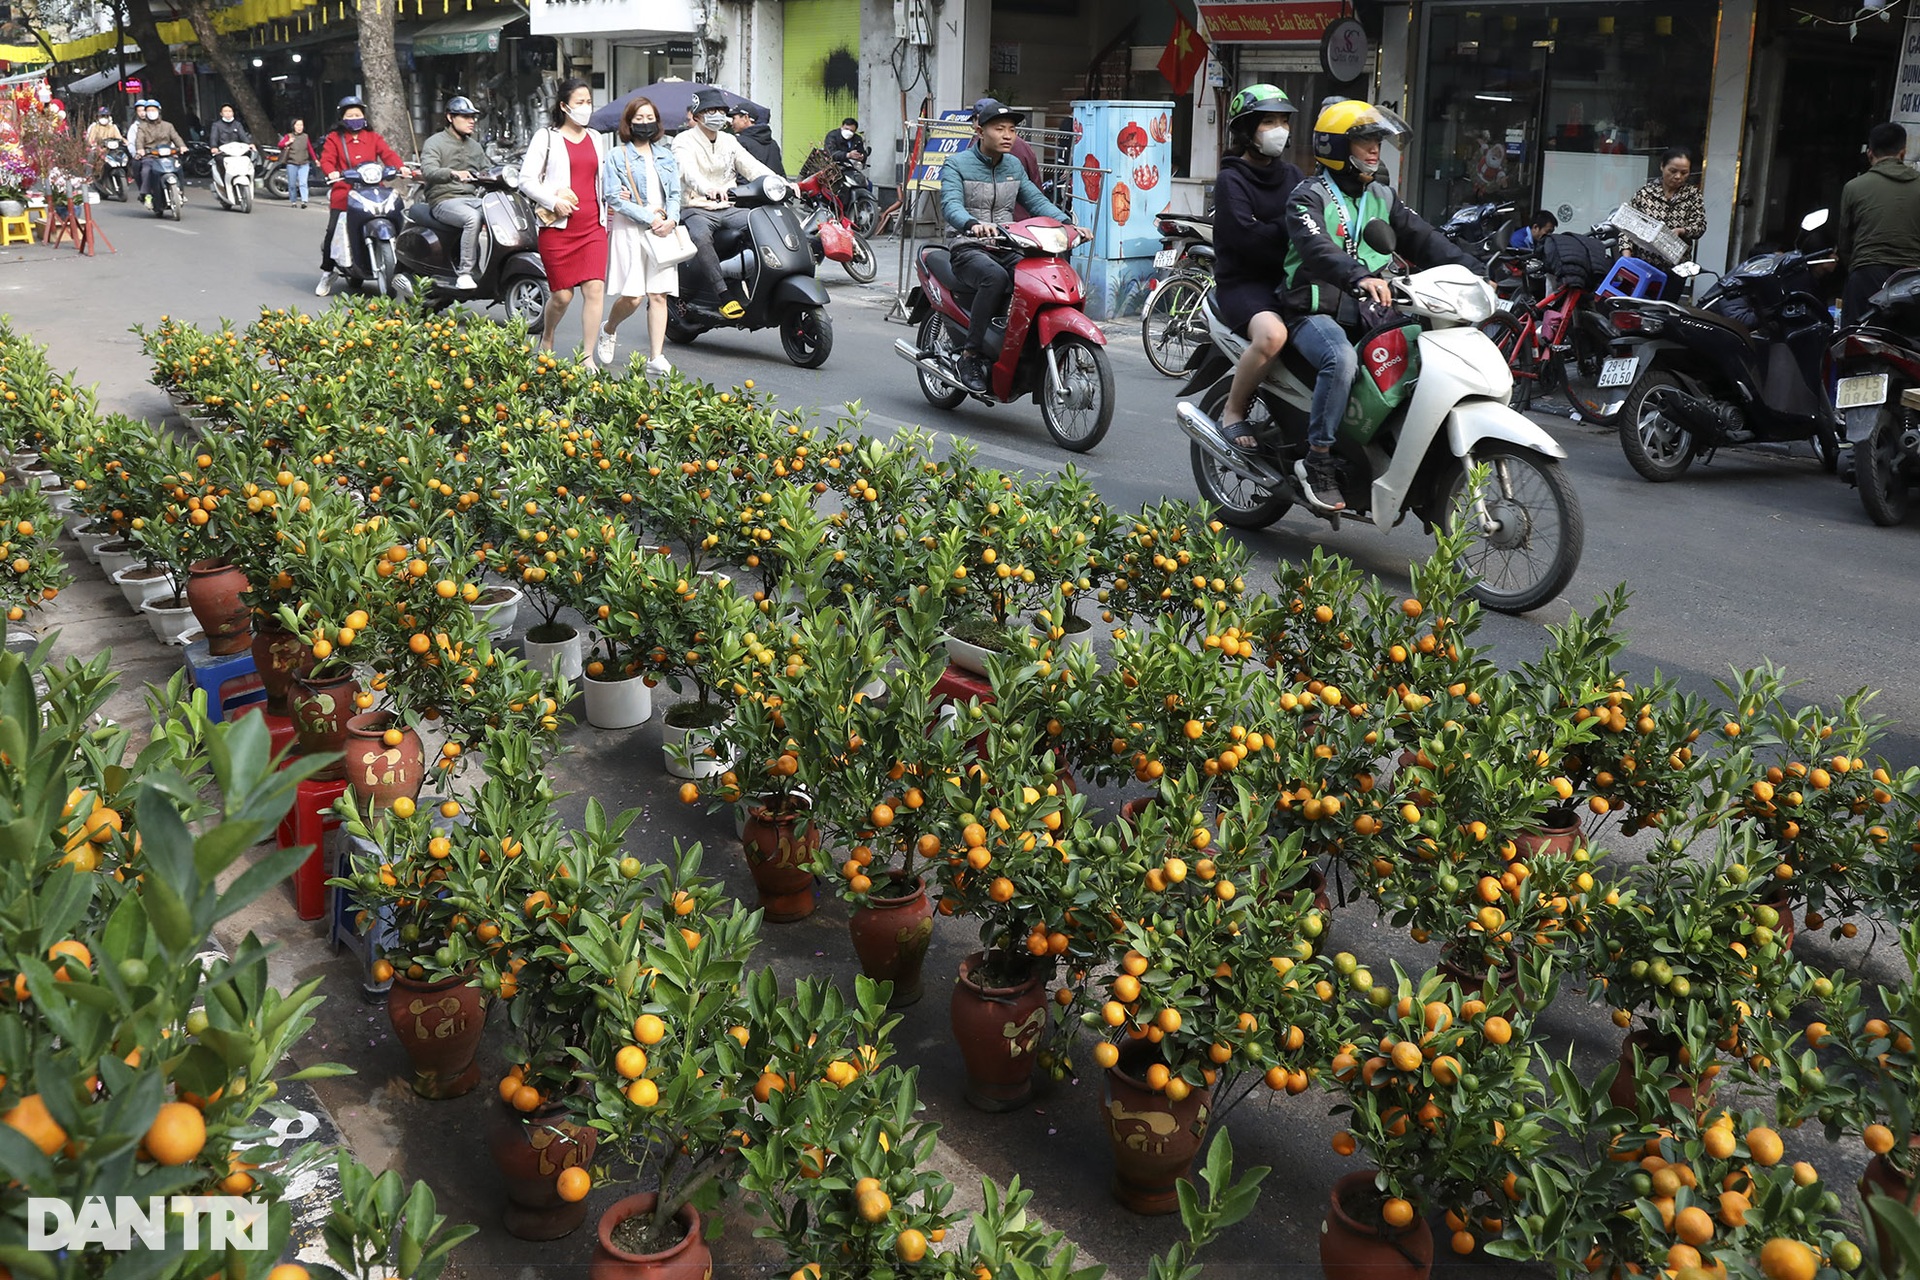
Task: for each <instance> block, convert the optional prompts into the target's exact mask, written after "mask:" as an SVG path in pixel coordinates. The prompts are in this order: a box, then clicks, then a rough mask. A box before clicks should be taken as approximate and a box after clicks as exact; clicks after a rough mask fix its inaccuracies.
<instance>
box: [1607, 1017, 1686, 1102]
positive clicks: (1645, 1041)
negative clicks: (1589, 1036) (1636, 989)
mask: <svg viewBox="0 0 1920 1280" xmlns="http://www.w3.org/2000/svg"><path fill="white" fill-rule="evenodd" d="M1635 1049H1638V1050H1639V1051H1640V1057H1641V1059H1642V1061H1645V1062H1648V1063H1651V1062H1652V1061H1653V1060H1654V1059H1655V1058H1665V1059H1666V1060H1667V1065H1668V1067H1669V1069H1671V1070H1673V1071H1675V1072H1676V1073H1677V1072H1678V1071H1679V1070H1680V1061H1679V1058H1680V1041H1679V1040H1678V1039H1677V1038H1676V1037H1674V1036H1670V1035H1667V1034H1666V1033H1664V1032H1660V1031H1649V1030H1647V1029H1646V1028H1644V1027H1641V1028H1637V1029H1635V1030H1633V1031H1629V1032H1628V1033H1627V1037H1626V1039H1625V1040H1623V1041H1621V1043H1620V1072H1619V1074H1618V1075H1616V1076H1614V1078H1613V1084H1612V1086H1611V1087H1609V1088H1608V1090H1607V1098H1608V1100H1609V1101H1611V1102H1612V1103H1613V1105H1614V1106H1616V1107H1625V1108H1626V1109H1627V1110H1629V1111H1634V1112H1637V1111H1639V1109H1640V1108H1639V1106H1638V1105H1637V1104H1636V1095H1637V1093H1638V1090H1637V1089H1636V1087H1635V1083H1634V1081H1635V1075H1634V1065H1633V1051H1634V1050H1635ZM1667 1097H1668V1099H1670V1100H1671V1101H1672V1103H1673V1105H1674V1106H1676V1107H1681V1108H1684V1109H1686V1110H1688V1111H1691V1110H1693V1109H1694V1091H1693V1088H1692V1086H1690V1085H1680V1086H1678V1087H1676V1088H1673V1089H1669V1090H1667Z"/></svg>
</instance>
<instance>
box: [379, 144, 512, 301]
mask: <svg viewBox="0 0 1920 1280" xmlns="http://www.w3.org/2000/svg"><path fill="white" fill-rule="evenodd" d="M474 183H475V185H477V186H479V187H480V188H481V189H482V195H481V196H480V213H481V223H480V232H479V238H478V241H477V244H476V256H475V259H474V268H473V278H474V281H475V283H476V284H477V285H478V287H477V288H475V289H471V290H461V289H456V288H454V280H455V278H456V275H457V273H456V272H455V270H454V263H455V262H456V260H457V259H456V254H457V253H458V250H459V247H460V228H459V227H457V226H451V225H449V224H447V223H443V222H441V221H440V220H439V219H437V218H435V217H434V216H433V209H432V207H431V206H430V205H428V204H427V202H426V201H424V200H416V201H414V203H413V204H412V205H410V206H408V208H407V220H406V225H405V226H404V227H402V228H401V230H400V238H399V239H398V240H397V241H396V242H395V247H394V252H395V254H396V255H397V256H398V257H399V260H400V273H399V274H398V275H397V276H395V278H394V288H395V291H396V292H397V293H399V295H400V296H402V297H406V296H408V295H409V294H410V293H411V292H412V291H413V287H414V285H413V280H414V278H415V277H422V278H424V279H425V280H426V282H427V289H428V296H429V298H430V300H431V301H432V302H433V303H434V304H435V305H437V306H441V307H449V306H452V305H453V304H454V303H456V302H460V301H465V300H478V301H482V302H485V303H487V304H488V305H489V306H498V307H505V308H506V311H507V314H508V315H510V316H519V317H520V318H521V319H523V320H525V321H526V322H527V323H528V324H530V325H532V324H537V323H538V322H539V320H540V317H541V315H542V314H543V313H544V312H545V311H546V307H547V294H548V293H549V292H550V290H549V289H548V288H547V268H546V265H545V264H544V263H543V262H541V260H540V249H539V240H538V236H539V227H538V226H537V225H536V224H535V222H534V219H533V211H532V207H531V206H530V205H529V204H528V203H527V199H526V197H525V196H523V195H521V194H520V191H519V186H520V171H519V170H518V169H517V168H515V167H514V166H512V165H503V166H499V167H496V168H493V169H488V170H485V171H483V172H481V173H477V174H475V175H474Z"/></svg>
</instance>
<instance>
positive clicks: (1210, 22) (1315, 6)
mask: <svg viewBox="0 0 1920 1280" xmlns="http://www.w3.org/2000/svg"><path fill="white" fill-rule="evenodd" d="M1199 7H1200V22H1201V26H1202V27H1203V28H1204V29H1205V31H1206V35H1207V39H1209V40H1213V41H1225V42H1226V43H1228V44H1314V43H1316V42H1318V41H1319V39H1320V37H1321V36H1322V35H1323V34H1325V32H1326V30H1327V28H1328V27H1331V26H1333V25H1334V24H1335V23H1336V22H1338V21H1339V19H1340V14H1341V12H1342V10H1343V8H1344V6H1343V5H1342V4H1341V0H1265V2H1264V3H1252V2H1248V0H1223V2H1221V3H1209V0H1201V3H1200V6H1199Z"/></svg>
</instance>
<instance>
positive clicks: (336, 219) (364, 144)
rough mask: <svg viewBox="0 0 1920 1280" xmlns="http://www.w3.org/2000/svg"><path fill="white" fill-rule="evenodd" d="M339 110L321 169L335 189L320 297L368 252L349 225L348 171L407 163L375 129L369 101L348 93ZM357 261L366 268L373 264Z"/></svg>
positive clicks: (322, 151) (329, 202)
mask: <svg viewBox="0 0 1920 1280" xmlns="http://www.w3.org/2000/svg"><path fill="white" fill-rule="evenodd" d="M335 111H336V113H337V115H338V117H339V118H338V121H337V123H335V125H334V126H333V132H332V133H329V134H328V135H327V140H326V141H325V142H324V143H322V144H321V145H320V172H321V173H322V174H324V175H325V177H326V179H327V181H328V182H329V183H331V184H332V188H333V189H332V191H331V193H330V194H329V195H328V196H327V210H328V213H327V232H326V235H325V236H324V237H323V238H322V239H321V241H320V283H319V284H317V285H315V286H314V287H313V292H314V296H315V297H319V298H324V297H326V296H327V295H328V294H330V293H332V292H333V289H334V285H335V284H336V283H338V282H337V281H336V280H335V279H334V277H335V275H336V274H337V273H339V272H342V271H344V270H345V269H346V268H348V267H351V266H354V265H356V264H355V263H354V260H353V258H354V254H355V253H357V252H364V251H363V250H361V249H360V247H359V246H358V245H356V244H354V243H353V240H354V237H353V235H351V234H350V233H351V231H352V228H351V227H349V226H348V225H347V181H346V175H347V171H348V170H349V169H357V168H359V167H360V166H361V165H363V164H369V163H372V162H374V161H378V162H379V163H381V164H383V165H385V166H386V167H387V168H389V169H402V168H405V167H406V162H405V161H403V160H401V159H400V153H399V152H397V151H395V150H394V149H393V148H392V147H390V146H388V145H387V140H386V139H385V138H383V137H381V136H380V135H379V134H377V133H375V132H374V131H373V129H372V127H371V126H372V122H371V121H369V120H368V119H367V104H366V103H364V102H362V101H361V100H360V99H359V98H358V97H356V96H354V95H353V94H348V95H347V96H346V97H344V98H342V99H340V101H339V103H338V105H337V106H336V107H335ZM357 265H359V266H360V267H361V269H362V270H365V269H366V268H367V267H368V265H369V264H366V263H360V264H357Z"/></svg>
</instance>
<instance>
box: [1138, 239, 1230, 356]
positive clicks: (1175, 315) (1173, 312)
mask: <svg viewBox="0 0 1920 1280" xmlns="http://www.w3.org/2000/svg"><path fill="white" fill-rule="evenodd" d="M1154 229H1155V230H1157V231H1158V232H1159V233H1160V251H1159V252H1158V253H1156V254H1154V255H1153V284H1152V286H1151V287H1150V289H1149V291H1148V293H1147V302H1146V305H1145V306H1144V307H1142V308H1141V311H1140V341H1141V344H1142V345H1143V346H1145V347H1146V349H1147V362H1148V363H1149V364H1151V365H1152V366H1153V367H1154V368H1156V369H1158V370H1159V371H1160V372H1161V373H1164V374H1166V375H1167V376H1168V377H1169V378H1178V377H1181V376H1182V375H1183V373H1184V372H1185V370H1186V367H1187V359H1188V357H1190V356H1191V355H1192V354H1193V348H1194V347H1195V345H1197V344H1198V343H1199V342H1201V341H1202V340H1203V339H1204V338H1205V337H1206V330H1205V328H1204V327H1203V326H1202V325H1201V323H1200V303H1201V300H1202V299H1203V298H1205V297H1206V294H1207V290H1209V289H1211V288H1213V216H1212V215H1211V214H1192V213H1174V212H1173V211H1172V210H1170V209H1163V210H1161V211H1160V215H1159V217H1158V218H1157V219H1156V220H1155V222H1154Z"/></svg>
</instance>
